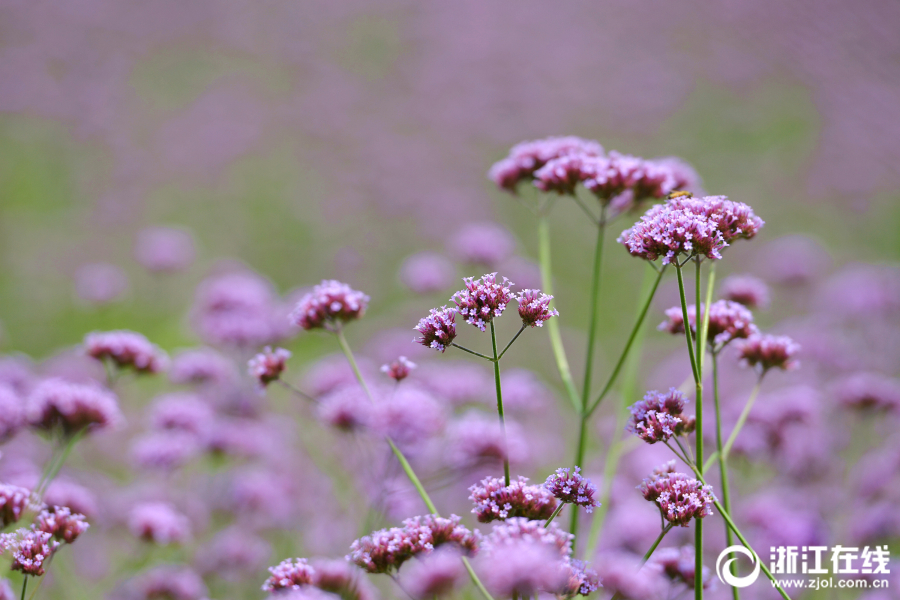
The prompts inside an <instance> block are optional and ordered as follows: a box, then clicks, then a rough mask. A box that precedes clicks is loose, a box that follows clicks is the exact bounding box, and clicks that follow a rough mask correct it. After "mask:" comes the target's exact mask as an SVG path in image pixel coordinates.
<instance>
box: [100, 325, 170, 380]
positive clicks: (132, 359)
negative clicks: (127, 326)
mask: <svg viewBox="0 0 900 600" xmlns="http://www.w3.org/2000/svg"><path fill="white" fill-rule="evenodd" d="M84 349H85V352H86V353H87V355H88V356H90V357H91V358H95V359H97V360H100V361H104V360H108V361H110V362H111V363H113V364H114V365H116V366H117V367H119V368H120V369H134V370H135V371H137V372H138V373H159V372H160V371H163V370H165V369H166V367H167V366H168V360H169V359H168V357H167V356H166V354H165V352H163V351H162V350H160V349H159V348H158V347H156V346H155V345H153V344H151V343H150V341H149V340H148V339H147V338H146V337H144V336H143V335H141V334H140V333H136V332H134V331H125V330H119V331H95V332H92V333H89V334H87V335H86V336H85V338H84Z"/></svg>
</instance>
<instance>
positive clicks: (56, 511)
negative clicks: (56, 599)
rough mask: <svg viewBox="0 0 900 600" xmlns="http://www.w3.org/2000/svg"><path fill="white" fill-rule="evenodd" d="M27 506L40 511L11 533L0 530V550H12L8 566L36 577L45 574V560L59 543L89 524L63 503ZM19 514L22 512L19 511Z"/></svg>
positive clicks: (74, 536)
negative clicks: (1, 532) (28, 526)
mask: <svg viewBox="0 0 900 600" xmlns="http://www.w3.org/2000/svg"><path fill="white" fill-rule="evenodd" d="M4 487H12V486H4ZM4 491H7V490H4ZM16 495H18V493H17V494H16ZM27 506H28V508H31V509H38V510H39V511H40V512H38V514H37V516H36V517H35V521H34V523H33V524H32V525H31V527H30V528H20V529H17V530H16V531H13V532H11V533H3V534H0V552H2V553H6V552H10V553H11V554H12V565H11V567H10V568H11V569H12V570H13V571H19V572H21V573H23V574H24V575H32V576H35V577H39V576H41V575H43V574H44V565H45V563H46V562H47V560H49V559H50V557H51V556H52V555H53V553H54V552H56V551H57V550H58V549H59V547H60V545H62V544H71V543H73V542H74V541H75V540H76V539H78V537H79V536H80V535H81V534H82V533H84V532H85V531H87V530H88V527H89V525H88V523H87V520H86V519H85V517H84V515H80V514H77V513H73V512H72V511H71V510H70V509H69V508H66V507H61V506H40V507H38V506H35V505H32V504H28V505H27ZM19 516H21V512H20V513H19ZM4 517H6V515H4ZM18 518H19V517H18V516H17V517H16V518H15V520H13V521H10V522H9V523H7V525H10V524H12V523H14V522H15V521H17V520H18Z"/></svg>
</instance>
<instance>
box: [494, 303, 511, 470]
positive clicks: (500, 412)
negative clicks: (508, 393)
mask: <svg viewBox="0 0 900 600" xmlns="http://www.w3.org/2000/svg"><path fill="white" fill-rule="evenodd" d="M491 348H493V350H494V361H493V362H494V385H495V386H496V388H497V415H498V416H499V418H500V431H501V432H502V433H503V445H504V446H507V442H506V417H504V415H503V390H502V389H501V386H500V358H499V356H498V354H497V334H496V331H495V329H494V321H493V320H492V321H491ZM503 480H504V482H505V484H506V485H509V451H508V450H507V451H506V452H504V453H503Z"/></svg>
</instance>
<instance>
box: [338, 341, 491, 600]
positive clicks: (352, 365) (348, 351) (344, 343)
mask: <svg viewBox="0 0 900 600" xmlns="http://www.w3.org/2000/svg"><path fill="white" fill-rule="evenodd" d="M336 333H337V338H338V343H339V344H340V346H341V350H343V351H344V355H345V356H346V357H347V361H348V362H349V363H350V368H352V369H353V374H354V375H356V379H357V381H359V384H360V385H361V386H362V387H363V389H364V390H365V391H366V395H367V396H368V397H369V400H372V401H373V402H374V399H373V397H372V393H371V392H370V391H369V386H367V385H366V381H365V379H363V376H362V373H361V372H360V370H359V366H358V365H357V364H356V359H355V358H354V357H353V351H352V350H351V349H350V345H349V344H348V343H347V338H345V337H344V332H343V330H341V329H338V330H337V332H336ZM385 439H386V440H387V443H388V445H389V446H390V447H391V451H392V452H393V453H394V456H396V457H397V460H398V461H399V462H400V466H402V467H403V471H404V473H406V476H407V477H408V478H409V480H410V481H411V482H412V484H413V486H414V487H415V488H416V491H417V492H419V496H421V497H422V500H423V501H424V502H425V506H427V507H428V510H429V511H430V512H431V513H432V514H433V515H435V516H440V513H439V512H438V510H437V507H436V506H435V505H434V502H432V501H431V497H430V496H429V495H428V492H427V491H425V487H424V486H423V485H422V482H421V481H419V477H418V476H417V475H416V473H415V471H413V468H412V466H411V465H410V464H409V461H408V460H406V456H404V455H403V452H401V451H400V449H399V448H397V446H396V444H394V441H393V440H392V439H391V438H390V437H385ZM462 561H463V564H465V566H466V571H468V573H469V577H470V578H471V579H472V583H474V584H475V587H477V588H478V590H479V591H480V592H481V594H482V595H483V596H484V598H485V600H494V599H493V598H492V597H491V594H490V593H489V592H488V591H487V589H485V587H484V584H483V583H481V580H480V579H479V578H478V575H477V574H476V573H475V570H474V569H472V565H470V564H469V560H468V559H467V558H466V557H462Z"/></svg>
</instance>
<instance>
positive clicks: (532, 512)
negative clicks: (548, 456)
mask: <svg viewBox="0 0 900 600" xmlns="http://www.w3.org/2000/svg"><path fill="white" fill-rule="evenodd" d="M469 492H471V494H470V496H469V500H471V501H472V502H473V503H474V504H475V508H473V509H472V512H473V513H474V514H475V516H476V517H477V518H478V521H479V522H481V523H489V522H491V521H496V520H505V519H509V518H511V517H525V518H526V519H543V520H546V519H549V518H550V515H552V514H553V511H554V510H555V509H556V506H557V502H556V498H555V497H554V496H553V494H552V493H551V492H550V491H549V490H547V489H546V488H545V487H544V486H540V485H528V478H527V477H522V476H519V478H518V479H517V480H516V481H510V482H509V485H504V480H503V479H502V478H497V477H485V478H484V479H483V480H482V481H481V483H480V484H478V485H473V486H472V487H470V488H469Z"/></svg>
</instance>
